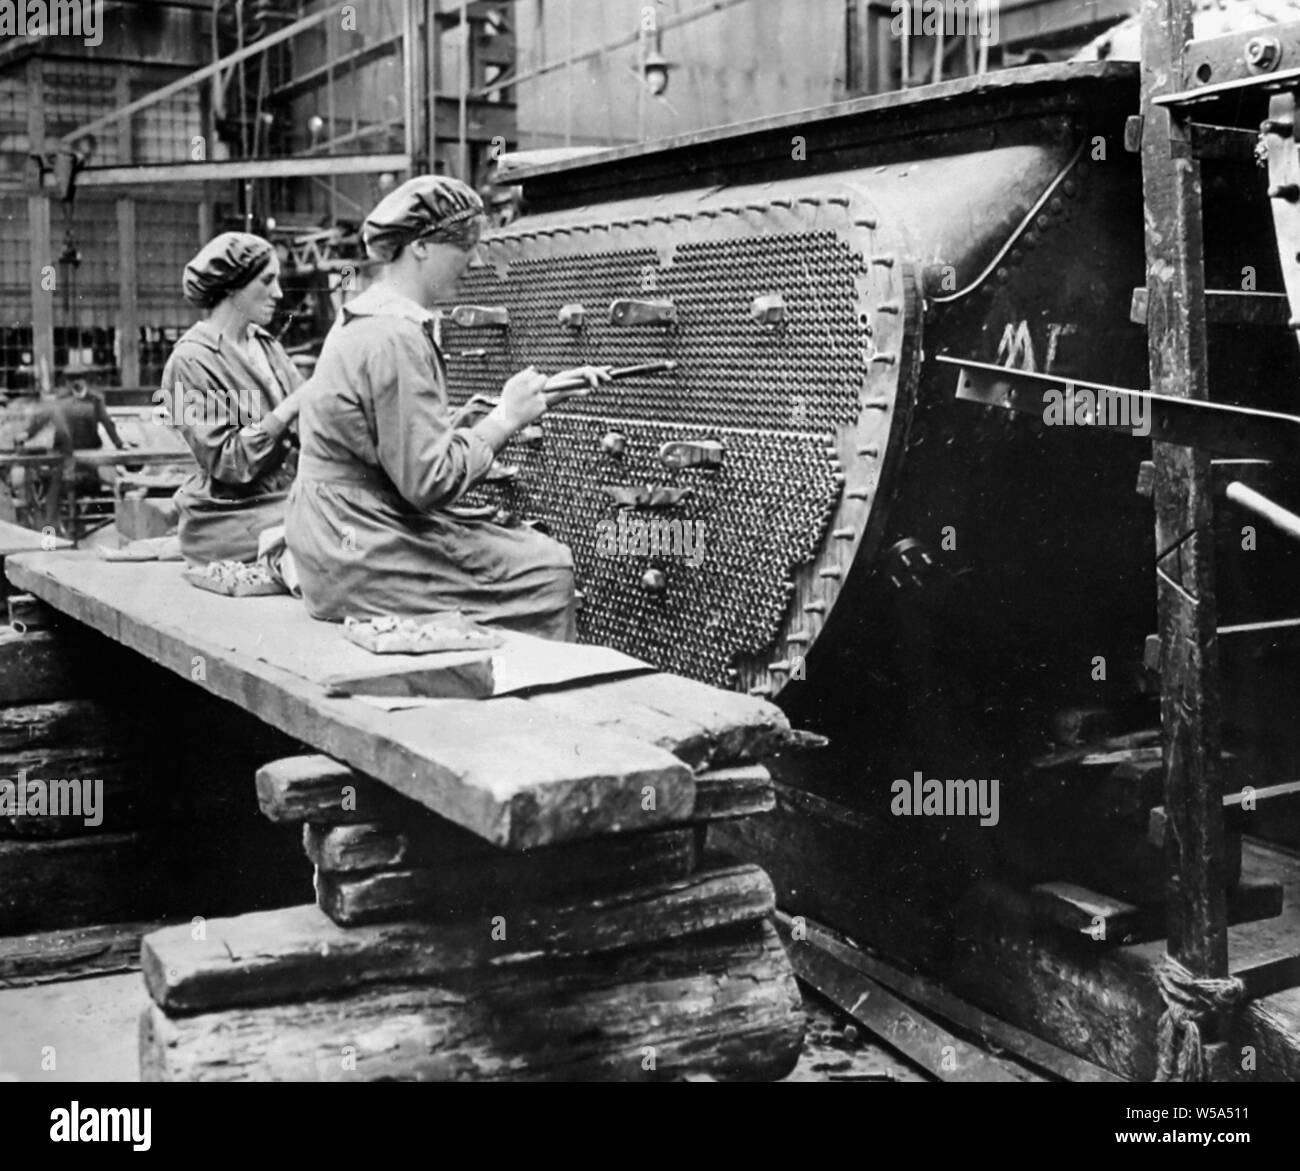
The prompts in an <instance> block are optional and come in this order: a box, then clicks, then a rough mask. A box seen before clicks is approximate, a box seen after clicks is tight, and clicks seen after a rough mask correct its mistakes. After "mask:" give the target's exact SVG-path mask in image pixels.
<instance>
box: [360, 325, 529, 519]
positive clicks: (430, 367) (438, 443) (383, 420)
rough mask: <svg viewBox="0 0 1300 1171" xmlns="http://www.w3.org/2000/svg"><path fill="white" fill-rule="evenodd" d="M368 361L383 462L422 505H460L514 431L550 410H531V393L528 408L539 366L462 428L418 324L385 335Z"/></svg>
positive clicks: (409, 498)
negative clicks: (525, 398) (525, 394)
mask: <svg viewBox="0 0 1300 1171" xmlns="http://www.w3.org/2000/svg"><path fill="white" fill-rule="evenodd" d="M364 363H365V365H364V375H365V377H366V378H367V379H368V381H369V385H370V388H371V394H372V397H373V399H374V409H375V426H376V431H377V443H376V447H377V451H378V456H379V463H380V466H381V467H383V469H384V471H385V472H386V473H387V474H388V477H389V479H391V480H392V481H393V484H394V485H395V486H396V487H397V490H398V491H399V492H400V493H401V494H402V496H403V497H404V498H405V499H406V500H407V501H409V502H410V503H411V504H412V505H414V506H415V507H416V508H420V509H428V508H437V507H440V506H446V505H450V504H454V503H455V502H456V501H457V500H458V499H459V498H460V497H461V496H463V495H464V494H465V493H466V492H468V491H469V490H470V489H471V488H473V487H474V485H475V484H477V483H478V482H479V480H481V479H482V478H483V476H484V475H486V473H487V471H488V469H489V468H490V467H491V466H492V461H493V459H495V458H496V453H497V452H498V451H500V450H501V448H503V447H504V446H505V445H506V442H507V440H509V438H510V436H511V435H513V434H514V433H515V432H516V431H517V430H519V429H520V428H521V427H523V426H525V425H526V424H527V423H529V422H531V421H532V419H534V418H536V417H537V414H541V412H542V411H543V410H545V409H546V408H545V403H544V401H543V402H541V404H540V409H538V410H537V412H536V414H530V413H529V411H530V410H531V409H532V408H533V406H535V405H536V404H534V403H532V402H531V399H530V400H529V403H528V406H527V407H526V408H524V407H522V406H521V389H524V390H526V389H528V388H530V387H531V386H532V385H533V384H534V383H536V385H537V387H538V388H540V386H541V385H542V384H544V382H545V378H544V377H543V376H542V375H540V374H537V373H536V372H535V371H534V372H532V374H531V375H528V374H524V375H516V376H515V377H514V378H513V379H511V384H514V389H511V384H507V393H503V394H502V402H501V404H500V405H498V406H497V407H494V408H493V410H492V411H491V412H490V413H489V414H488V415H487V416H486V417H485V418H483V419H480V420H479V421H478V422H477V423H475V424H474V426H472V427H456V426H454V425H453V422H452V415H451V412H450V411H449V410H448V408H447V398H446V392H445V389H444V388H443V387H442V386H441V385H440V383H439V380H438V372H437V368H436V367H435V366H434V364H433V362H432V361H431V356H430V353H429V342H428V340H427V339H426V338H425V336H424V334H423V332H422V331H421V330H420V328H419V327H418V326H415V325H412V324H410V323H403V324H402V325H401V326H400V327H397V328H394V329H392V331H391V332H390V333H389V334H388V336H387V337H385V338H384V339H382V340H377V342H376V344H375V345H374V347H373V349H371V351H370V352H369V353H368V354H367V355H366V357H365V359H364ZM539 393H540V392H539Z"/></svg>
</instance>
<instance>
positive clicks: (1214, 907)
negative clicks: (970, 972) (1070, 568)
mask: <svg viewBox="0 0 1300 1171" xmlns="http://www.w3.org/2000/svg"><path fill="white" fill-rule="evenodd" d="M1141 14H1142V91H1141V92H1142V115H1143V118H1144V119H1145V133H1144V135H1143V139H1142V195H1143V200H1144V207H1145V225H1146V261H1147V280H1146V286H1147V290H1148V297H1149V302H1148V320H1147V340H1148V351H1149V355H1150V363H1149V364H1150V375H1151V377H1150V389H1151V392H1152V393H1153V394H1162V395H1169V396H1171V397H1176V398H1188V399H1194V400H1201V401H1204V400H1207V399H1208V398H1209V393H1208V387H1207V377H1208V375H1207V367H1208V362H1207V361H1206V346H1205V328H1206V323H1205V266H1204V258H1203V253H1202V229H1201V210H1202V205H1201V165H1200V163H1199V162H1198V161H1197V160H1196V159H1194V158H1191V157H1184V158H1179V159H1174V158H1172V157H1171V155H1172V153H1174V152H1173V151H1172V150H1171V144H1174V145H1175V146H1176V147H1177V150H1178V152H1179V153H1183V154H1186V155H1187V156H1190V154H1191V143H1190V141H1189V135H1188V131H1187V128H1186V124H1185V123H1181V122H1179V121H1178V120H1177V119H1175V118H1172V117H1171V116H1170V112H1169V110H1168V109H1167V108H1166V107H1162V106H1159V105H1156V104H1154V100H1155V99H1157V98H1159V97H1160V96H1161V95H1164V94H1168V93H1171V92H1173V91H1174V89H1175V87H1176V86H1177V84H1178V79H1179V77H1180V76H1181V75H1182V66H1183V58H1184V55H1185V53H1186V48H1187V42H1188V41H1189V40H1190V39H1191V36H1192V3H1191V0H1142V8H1141ZM1154 455H1155V465H1156V475H1155V514H1156V577H1157V601H1158V609H1159V627H1160V641H1161V660H1160V682H1161V724H1162V727H1163V730H1164V745H1165V770H1166V771H1165V808H1166V809H1168V810H1170V811H1171V817H1172V819H1173V829H1174V832H1173V833H1171V834H1170V835H1169V838H1168V843H1167V853H1168V859H1169V893H1168V900H1167V906H1168V913H1169V941H1168V945H1169V954H1170V955H1171V956H1172V957H1173V958H1174V959H1176V960H1178V961H1179V962H1181V963H1182V964H1183V965H1184V966H1185V967H1186V968H1187V969H1188V970H1189V971H1190V972H1191V973H1192V974H1193V975H1194V976H1204V977H1221V976H1226V975H1227V972H1228V944H1227V916H1226V908H1225V906H1224V894H1223V892H1224V887H1225V885H1226V883H1225V881H1224V874H1223V867H1224V831H1223V810H1222V808H1221V806H1220V803H1219V797H1220V793H1221V792H1222V785H1221V782H1220V780H1219V777H1218V768H1219V750H1220V728H1219V718H1220V717H1219V679H1218V669H1219V664H1218V652H1217V643H1216V640H1215V630H1216V626H1217V622H1216V606H1215V579H1214V546H1215V533H1214V501H1213V488H1212V483H1211V478H1210V456H1209V454H1208V453H1207V452H1204V451H1198V450H1195V449H1193V448H1189V447H1181V446H1174V445H1171V444H1165V443H1157V444H1155V447H1154ZM1207 1039H1208V1040H1210V1041H1214V1040H1216V1039H1217V1038H1215V1037H1214V1036H1209V1037H1208V1038H1207Z"/></svg>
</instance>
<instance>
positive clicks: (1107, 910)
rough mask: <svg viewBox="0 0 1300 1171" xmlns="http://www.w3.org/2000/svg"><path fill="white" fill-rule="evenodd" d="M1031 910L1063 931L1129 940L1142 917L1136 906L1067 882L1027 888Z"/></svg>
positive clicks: (1118, 941)
mask: <svg viewBox="0 0 1300 1171" xmlns="http://www.w3.org/2000/svg"><path fill="white" fill-rule="evenodd" d="M1029 905H1030V906H1031V907H1033V909H1034V912H1035V913H1036V914H1038V915H1040V916H1042V917H1043V918H1044V919H1047V920H1048V921H1049V922H1052V923H1055V924H1056V925H1057V926H1058V927H1062V928H1064V929H1065V930H1066V931H1073V932H1076V933H1077V934H1080V935H1087V936H1088V937H1089V938H1092V939H1097V940H1108V941H1110V942H1113V943H1126V942H1129V941H1130V940H1132V939H1133V938H1134V936H1135V933H1136V931H1137V926H1138V921H1139V920H1140V919H1141V917H1142V910H1141V908H1140V907H1135V906H1133V904H1132V903H1125V902H1122V901H1120V900H1119V899H1112V898H1110V897H1108V896H1107V895H1103V894H1098V893H1097V892H1096V891H1092V890H1088V889H1087V888H1086V887H1082V886H1078V885H1076V884H1074V883H1069V882H1044V883H1040V884H1039V885H1038V886H1035V887H1033V888H1032V889H1031V890H1030V892H1029Z"/></svg>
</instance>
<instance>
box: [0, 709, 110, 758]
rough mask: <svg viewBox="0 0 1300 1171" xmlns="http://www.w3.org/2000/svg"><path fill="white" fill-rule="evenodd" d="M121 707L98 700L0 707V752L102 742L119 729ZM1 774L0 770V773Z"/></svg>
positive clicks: (71, 746)
mask: <svg viewBox="0 0 1300 1171" xmlns="http://www.w3.org/2000/svg"><path fill="white" fill-rule="evenodd" d="M123 710H124V709H123V708H121V707H118V706H114V705H111V704H108V703H105V702H104V701H103V700H99V699H60V700H53V701H51V702H48V703H27V704H6V705H4V706H0V752H30V751H34V750H35V749H38V748H51V747H55V748H84V747H88V746H90V745H93V744H98V743H102V742H103V741H104V740H105V739H106V738H109V737H111V736H112V735H113V734H114V733H115V732H116V731H117V730H118V729H120V727H121V723H120V721H121V718H122V714H123ZM115 725H116V726H115ZM4 775H5V774H4V772H3V771H2V770H0V776H4Z"/></svg>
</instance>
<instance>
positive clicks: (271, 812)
mask: <svg viewBox="0 0 1300 1171" xmlns="http://www.w3.org/2000/svg"><path fill="white" fill-rule="evenodd" d="M256 784H257V803H258V806H259V807H260V808H261V810H262V812H263V813H264V814H265V815H266V816H267V817H269V818H270V819H271V820H272V821H276V822H287V823H293V824H296V823H298V822H307V821H310V822H315V823H316V824H318V825H355V824H361V823H366V822H378V821H383V820H384V819H386V818H409V817H410V816H411V815H413V814H416V813H420V814H426V815H427V812H428V811H427V810H425V809H424V808H423V807H422V806H420V805H418V804H416V803H415V802H414V801H409V800H407V799H406V798H405V797H401V796H399V795H398V794H397V793H395V792H394V791H393V790H392V789H390V788H389V787H388V786H387V785H383V784H380V783H379V782H378V781H372V780H371V779H370V778H369V777H365V776H362V775H361V774H360V773H358V772H356V771H354V770H353V769H350V768H348V766H347V765H346V764H342V763H341V762H339V761H337V760H331V759H330V758H329V757H328V756H318V755H313V756H287V757H285V758H284V759H282V760H273V761H271V762H270V763H269V764H265V765H263V766H262V767H261V768H259V769H258V770H257V780H256Z"/></svg>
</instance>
